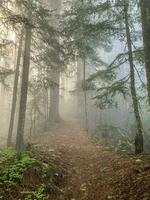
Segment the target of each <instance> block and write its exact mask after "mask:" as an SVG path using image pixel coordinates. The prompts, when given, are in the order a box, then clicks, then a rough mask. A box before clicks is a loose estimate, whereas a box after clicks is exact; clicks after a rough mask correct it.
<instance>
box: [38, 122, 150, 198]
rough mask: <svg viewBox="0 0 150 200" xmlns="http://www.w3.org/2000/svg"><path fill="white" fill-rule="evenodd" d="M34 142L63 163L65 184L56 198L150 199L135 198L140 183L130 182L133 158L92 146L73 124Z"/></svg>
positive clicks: (56, 129)
mask: <svg viewBox="0 0 150 200" xmlns="http://www.w3.org/2000/svg"><path fill="white" fill-rule="evenodd" d="M37 142H38V143H42V144H44V145H45V146H47V148H48V149H49V150H52V149H54V150H55V151H58V152H59V153H60V155H61V158H62V159H63V161H64V163H65V167H66V170H67V181H66V183H65V188H64V194H63V195H62V196H61V197H60V199H62V200H105V199H112V200H129V199H132V200H134V199H137V200H142V199H144V198H145V199H144V200H146V199H150V196H149V197H148V198H147V197H144V196H143V198H141V197H140V195H139V194H141V191H140V190H139V189H140V186H138V184H139V185H140V184H142V182H138V183H137V182H136V181H134V179H135V178H136V177H137V174H136V171H134V168H133V162H134V161H133V158H132V157H131V159H129V157H127V156H125V155H122V156H120V155H118V154H116V153H113V152H111V151H108V150H104V149H102V148H100V147H98V146H96V145H95V144H93V143H92V142H91V140H90V139H89V138H88V135H87V134H86V133H85V132H84V131H81V130H80V128H79V127H78V126H77V125H75V124H74V123H65V124H64V125H62V126H60V127H57V128H55V129H54V130H53V131H52V132H50V133H47V134H46V136H45V137H43V136H42V137H41V138H39V139H38V141H37ZM149 178H150V177H149ZM141 181H142V180H141ZM138 190H139V191H138ZM141 195H142V194H141ZM148 195H150V194H148ZM57 200H59V199H57Z"/></svg>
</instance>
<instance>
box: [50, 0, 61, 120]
mask: <svg viewBox="0 0 150 200" xmlns="http://www.w3.org/2000/svg"><path fill="white" fill-rule="evenodd" d="M49 2H50V6H51V8H52V9H54V10H55V12H56V14H59V13H60V11H61V0H55V1H54V0H50V1H49ZM54 23H55V24H56V26H58V23H57V22H54ZM59 69H60V66H58V69H54V70H52V73H51V79H52V81H54V82H55V83H56V86H55V87H50V110H49V121H50V123H51V122H52V123H53V122H59V121H60V114H59V97H60V95H59V92H60V91H59V88H60V86H59V84H60V70H59Z"/></svg>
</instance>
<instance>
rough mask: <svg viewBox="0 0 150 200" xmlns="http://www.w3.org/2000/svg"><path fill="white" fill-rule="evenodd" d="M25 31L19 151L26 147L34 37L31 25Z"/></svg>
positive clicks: (18, 138)
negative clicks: (27, 108)
mask: <svg viewBox="0 0 150 200" xmlns="http://www.w3.org/2000/svg"><path fill="white" fill-rule="evenodd" d="M25 31H26V37H25V49H24V58H23V71H22V83H21V94H20V108H19V120H18V128H17V138H16V149H17V150H18V151H20V150H21V149H22V148H23V147H24V126H25V115H26V104H27V93H28V80H29V67H30V50H31V38H32V30H31V27H30V25H27V24H26V25H25Z"/></svg>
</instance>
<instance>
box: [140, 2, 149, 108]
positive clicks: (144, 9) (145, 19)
mask: <svg viewBox="0 0 150 200" xmlns="http://www.w3.org/2000/svg"><path fill="white" fill-rule="evenodd" d="M140 7H141V19H142V30H143V43H144V56H145V69H146V78H147V91H148V102H149V106H150V0H140Z"/></svg>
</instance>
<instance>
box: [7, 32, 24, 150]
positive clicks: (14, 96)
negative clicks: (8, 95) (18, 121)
mask: <svg viewBox="0 0 150 200" xmlns="http://www.w3.org/2000/svg"><path fill="white" fill-rule="evenodd" d="M22 43H23V29H22V31H21V35H20V40H19V47H18V55H17V63H16V69H15V78H14V86H13V97H12V106H11V116H10V123H9V130H8V138H7V147H10V146H11V142H12V133H13V125H14V119H15V110H16V103H17V91H18V79H19V67H20V61H21V54H22Z"/></svg>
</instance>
